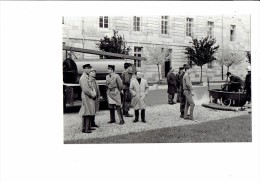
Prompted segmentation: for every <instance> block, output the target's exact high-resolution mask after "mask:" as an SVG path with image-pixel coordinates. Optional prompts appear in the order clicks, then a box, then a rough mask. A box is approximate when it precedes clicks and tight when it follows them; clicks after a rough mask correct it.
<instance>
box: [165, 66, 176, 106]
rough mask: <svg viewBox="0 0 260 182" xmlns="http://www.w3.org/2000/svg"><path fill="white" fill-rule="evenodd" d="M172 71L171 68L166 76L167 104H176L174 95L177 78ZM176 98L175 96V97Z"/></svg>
mask: <svg viewBox="0 0 260 182" xmlns="http://www.w3.org/2000/svg"><path fill="white" fill-rule="evenodd" d="M173 71H174V69H173V68H171V69H170V71H169V73H168V74H167V83H168V90H167V93H168V104H176V102H177V100H175V101H174V95H175V94H177V77H176V75H175V74H174V73H173ZM176 98H177V95H176Z"/></svg>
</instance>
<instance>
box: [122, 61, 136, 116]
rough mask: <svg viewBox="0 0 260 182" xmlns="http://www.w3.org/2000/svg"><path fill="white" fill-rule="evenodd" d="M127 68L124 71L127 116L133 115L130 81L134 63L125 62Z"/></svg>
mask: <svg viewBox="0 0 260 182" xmlns="http://www.w3.org/2000/svg"><path fill="white" fill-rule="evenodd" d="M124 68H125V70H124V71H123V73H122V82H123V115H124V116H125V117H133V115H131V114H129V110H130V106H131V100H132V98H131V93H130V91H129V86H130V81H131V78H132V64H131V63H125V64H124Z"/></svg>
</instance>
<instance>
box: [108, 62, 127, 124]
mask: <svg viewBox="0 0 260 182" xmlns="http://www.w3.org/2000/svg"><path fill="white" fill-rule="evenodd" d="M108 73H109V74H108V75H107V76H106V85H107V99H108V108H109V110H110V121H109V122H108V123H115V122H116V120H115V110H117V114H118V117H119V120H120V123H119V124H121V125H122V124H124V123H125V122H124V118H123V113H122V108H121V107H122V103H121V95H120V92H121V90H122V88H123V84H122V80H121V78H120V76H119V75H118V74H116V73H115V65H108Z"/></svg>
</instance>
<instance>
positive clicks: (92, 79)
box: [89, 68, 100, 128]
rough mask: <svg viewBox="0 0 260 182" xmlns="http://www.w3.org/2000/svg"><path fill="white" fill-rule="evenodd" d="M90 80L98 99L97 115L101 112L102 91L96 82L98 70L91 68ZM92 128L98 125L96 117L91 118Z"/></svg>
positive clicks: (96, 100)
mask: <svg viewBox="0 0 260 182" xmlns="http://www.w3.org/2000/svg"><path fill="white" fill-rule="evenodd" d="M89 80H90V82H92V84H91V85H93V87H94V90H95V92H96V94H97V95H96V99H94V100H95V113H96V112H97V111H98V110H99V101H100V91H99V86H98V83H97V81H96V70H95V69H93V68H91V70H90V72H89ZM91 127H97V128H98V125H96V122H95V115H92V116H91Z"/></svg>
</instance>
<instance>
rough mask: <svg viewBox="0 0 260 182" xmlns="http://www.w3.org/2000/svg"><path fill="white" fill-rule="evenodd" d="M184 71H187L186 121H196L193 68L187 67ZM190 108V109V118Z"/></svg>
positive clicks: (185, 81) (184, 91) (184, 83)
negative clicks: (194, 116)
mask: <svg viewBox="0 0 260 182" xmlns="http://www.w3.org/2000/svg"><path fill="white" fill-rule="evenodd" d="M184 69H185V74H184V76H183V94H184V96H185V98H186V103H185V109H184V119H190V120H192V121H196V120H195V119H194V118H193V111H194V107H195V103H194V101H193V98H192V96H193V93H192V90H193V88H192V84H191V81H190V73H191V68H190V67H189V66H188V65H187V66H186V67H185V68H184ZM189 108H190V116H188V110H189Z"/></svg>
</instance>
